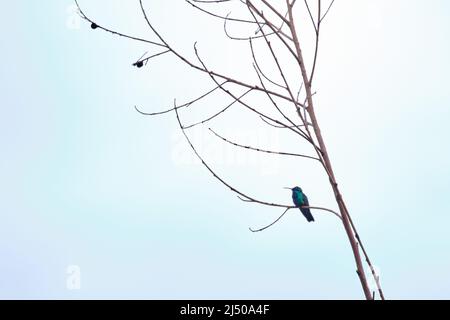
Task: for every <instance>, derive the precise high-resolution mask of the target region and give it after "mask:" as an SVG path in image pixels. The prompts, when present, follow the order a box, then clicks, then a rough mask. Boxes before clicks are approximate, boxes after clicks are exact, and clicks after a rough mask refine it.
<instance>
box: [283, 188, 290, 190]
mask: <svg viewBox="0 0 450 320" xmlns="http://www.w3.org/2000/svg"><path fill="white" fill-rule="evenodd" d="M283 189H289V190H292V188H289V187H283Z"/></svg>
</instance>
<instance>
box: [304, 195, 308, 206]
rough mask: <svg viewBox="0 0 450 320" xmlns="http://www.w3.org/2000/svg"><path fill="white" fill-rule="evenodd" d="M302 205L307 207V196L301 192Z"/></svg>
mask: <svg viewBox="0 0 450 320" xmlns="http://www.w3.org/2000/svg"><path fill="white" fill-rule="evenodd" d="M303 205H304V206H306V207H309V201H308V197H307V196H306V194H303Z"/></svg>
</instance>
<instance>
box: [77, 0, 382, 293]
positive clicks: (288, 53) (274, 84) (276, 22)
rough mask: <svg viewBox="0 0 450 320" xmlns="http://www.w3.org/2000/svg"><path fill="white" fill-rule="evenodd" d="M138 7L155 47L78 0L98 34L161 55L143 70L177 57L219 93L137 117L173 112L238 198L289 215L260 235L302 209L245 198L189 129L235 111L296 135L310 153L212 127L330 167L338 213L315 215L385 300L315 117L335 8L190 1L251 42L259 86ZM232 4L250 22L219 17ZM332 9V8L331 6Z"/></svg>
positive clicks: (262, 0) (258, 0) (289, 0)
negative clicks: (192, 118)
mask: <svg viewBox="0 0 450 320" xmlns="http://www.w3.org/2000/svg"><path fill="white" fill-rule="evenodd" d="M138 1H139V5H140V10H141V13H142V17H143V19H145V22H146V24H147V25H148V27H149V32H150V33H151V34H150V36H151V39H152V40H148V39H144V38H139V37H134V36H131V35H128V34H125V33H121V32H118V31H116V30H112V29H110V28H108V27H105V26H103V25H100V24H98V23H97V22H96V21H94V20H92V19H91V18H90V17H88V16H87V15H86V14H85V12H84V11H83V10H82V9H81V7H80V5H79V3H78V2H77V1H76V0H75V2H76V5H77V6H78V9H79V13H80V16H81V17H82V18H83V19H84V20H86V21H88V22H89V23H90V24H91V28H92V29H100V30H103V31H106V32H108V33H111V34H114V35H117V36H121V37H125V38H128V39H131V40H135V41H139V42H144V43H146V44H148V45H150V46H152V47H154V49H156V50H157V51H156V53H155V54H152V55H150V56H148V57H146V56H145V55H144V56H143V57H141V58H140V59H139V60H138V61H136V62H135V63H134V66H136V67H138V68H141V67H143V66H144V65H146V64H147V63H148V61H149V60H151V59H154V58H156V57H158V56H161V55H166V54H170V55H173V56H174V57H176V58H177V59H178V60H179V61H180V62H181V63H183V64H185V65H187V66H189V67H191V68H192V69H195V70H197V71H200V72H201V73H202V74H204V75H205V76H206V77H209V78H210V79H211V81H212V83H213V84H214V87H213V88H212V89H209V90H205V91H204V93H203V94H201V95H200V96H198V97H195V98H193V99H192V100H190V101H188V102H186V103H183V104H177V103H176V101H174V104H173V106H172V107H170V108H168V109H165V110H160V111H153V112H144V111H142V110H140V109H139V108H137V107H136V110H137V111H138V112H140V113H142V114H144V115H149V116H156V115H161V114H167V113H174V114H175V115H176V119H177V121H178V124H179V127H180V129H181V131H182V133H183V135H184V137H185V138H186V140H187V142H188V143H189V145H190V147H191V149H192V151H193V152H194V153H195V155H196V156H197V157H198V158H199V159H200V161H201V163H202V165H203V166H204V167H205V168H206V169H207V170H208V171H209V172H210V173H211V174H212V175H213V176H214V178H215V179H217V180H218V181H219V182H220V183H222V184H223V185H224V186H226V187H227V188H229V189H230V190H231V191H232V192H234V193H235V194H237V196H238V197H239V199H241V200H242V201H244V202H251V203H257V204H260V205H264V206H269V207H274V208H277V207H278V208H284V209H285V211H284V212H283V214H282V215H281V216H280V217H279V218H278V219H277V220H276V221H274V222H273V223H272V224H270V225H268V226H266V227H264V228H261V229H258V230H252V229H251V230H252V231H254V232H258V231H262V230H265V229H267V228H268V227H270V226H272V225H273V224H275V223H276V222H277V221H279V220H280V219H281V218H282V217H283V216H284V215H285V214H286V212H287V211H289V210H290V209H293V208H295V207H294V206H292V205H285V204H279V203H273V202H270V201H266V200H261V199H257V198H255V197H254V196H251V195H250V194H248V193H247V192H244V191H241V190H239V189H238V188H236V187H234V186H233V185H231V184H230V183H229V182H228V181H227V180H226V179H225V178H223V177H221V176H219V175H218V174H217V173H216V171H215V170H214V169H213V167H212V166H211V165H210V164H208V163H207V162H206V161H205V160H204V158H203V157H202V155H201V154H200V153H199V152H198V150H197V149H196V147H195V146H194V144H193V142H192V141H191V139H190V138H189V135H188V134H187V130H188V129H190V128H192V127H195V126H198V125H204V124H206V123H209V122H210V121H211V120H213V119H216V118H219V117H221V115H223V114H224V113H226V112H227V110H228V109H229V108H230V107H231V106H232V105H240V106H241V107H242V108H244V109H247V110H249V111H251V112H252V113H254V114H255V115H256V116H257V118H258V121H263V122H264V123H265V124H267V125H268V126H270V127H271V128H273V129H274V130H279V129H283V130H287V131H288V132H290V133H291V134H292V135H295V136H296V137H298V138H299V139H300V140H301V141H303V143H306V144H307V145H309V146H310V151H311V154H299V153H292V152H281V151H277V150H266V149H261V148H257V147H254V146H249V145H244V144H241V143H239V142H234V141H231V140H230V139H228V138H225V137H224V136H222V135H220V134H219V133H217V132H216V131H214V130H213V129H211V128H210V131H211V133H212V134H213V135H214V136H216V137H217V138H219V139H220V140H222V141H223V142H225V143H228V144H230V145H233V146H235V147H237V148H244V149H248V150H252V151H256V152H261V153H266V154H276V155H279V156H286V157H298V158H305V159H307V160H308V161H316V162H318V163H319V164H320V165H321V166H322V167H323V170H324V173H325V175H326V176H327V177H328V179H329V182H330V186H331V190H332V191H333V194H334V197H335V199H336V203H337V206H338V208H339V212H336V211H334V210H331V209H327V208H322V207H313V206H311V207H310V208H311V209H316V210H324V211H327V212H331V213H333V214H335V215H336V216H337V217H338V218H339V219H340V221H341V222H342V225H343V227H344V231H345V232H346V234H347V236H348V240H349V243H350V246H351V249H352V253H353V255H354V258H355V262H356V272H357V275H358V277H359V280H360V282H361V286H362V289H363V292H364V296H365V298H366V299H369V300H371V299H375V297H376V294H375V292H371V291H370V288H369V285H368V282H367V278H366V275H365V272H364V267H363V261H362V257H361V253H362V255H363V256H364V258H365V261H366V263H367V264H368V266H369V268H370V270H371V273H372V276H373V277H374V279H375V283H376V285H377V289H378V294H379V297H380V298H381V299H384V295H383V291H382V289H381V286H380V282H379V277H378V275H377V274H376V272H375V269H374V267H373V265H372V263H371V261H370V259H369V256H368V254H367V251H366V249H365V247H364V246H363V243H362V242H361V238H360V236H359V234H358V232H357V230H356V227H355V224H354V223H353V220H352V218H351V216H350V214H349V212H348V210H347V207H346V204H345V202H344V199H343V197H342V195H341V192H340V190H339V185H338V183H337V181H336V178H335V174H334V171H333V166H332V163H331V159H330V156H329V154H328V151H327V147H326V144H325V141H324V139H323V137H322V134H321V131H320V126H319V123H318V120H317V117H316V112H315V104H314V99H313V98H314V92H313V80H314V75H315V71H316V65H317V58H318V49H319V36H320V32H321V28H322V25H323V23H324V21H325V19H326V17H327V16H328V14H329V12H330V10H331V8H332V6H333V4H334V2H335V1H334V0H328V1H321V0H314V1H313V0H309V1H308V0H303V1H296V0H285V1H282V0H278V1H270V2H269V1H268V0H185V1H186V2H187V4H189V5H191V6H192V7H193V8H195V9H196V10H199V11H201V12H202V13H204V14H207V15H209V16H211V17H213V18H214V19H217V20H219V21H220V22H221V23H223V26H224V30H225V33H226V35H227V36H228V37H229V38H230V39H233V40H236V41H246V42H247V43H248V46H249V49H250V50H249V52H250V53H251V58H252V60H253V63H252V68H253V69H254V72H255V75H256V77H255V79H257V82H256V83H248V82H246V81H245V80H243V79H241V77H239V75H237V76H233V75H229V74H225V73H222V72H219V71H216V70H214V69H212V68H210V67H209V66H208V64H207V62H206V60H205V59H204V57H202V56H201V54H200V52H199V50H198V48H197V45H196V44H194V52H195V57H196V59H189V58H188V56H187V55H186V54H185V53H183V52H179V51H177V50H176V49H175V48H174V47H173V45H172V44H170V43H169V42H168V41H167V40H166V38H165V37H164V36H163V33H162V32H161V31H160V30H159V29H158V28H157V27H155V26H154V24H153V23H152V20H151V18H150V16H149V13H148V10H147V9H146V7H145V6H144V4H143V0H138ZM230 2H235V3H236V2H237V3H238V5H240V6H242V8H244V9H245V12H246V14H247V17H245V18H237V17H232V16H231V14H221V13H218V12H221V9H222V6H224V5H227V3H230ZM325 2H327V3H326V4H325ZM300 10H303V12H306V13H307V15H306V16H307V17H308V20H309V22H308V23H310V28H312V30H313V35H314V43H313V48H314V50H313V54H312V58H311V61H310V63H309V67H308V65H307V61H306V60H305V56H304V53H303V51H302V49H304V48H303V46H304V43H303V42H302V41H301V40H300V37H299V33H298V31H297V26H298V22H297V21H296V17H297V13H298V12H299V11H300ZM303 20H304V19H303ZM302 22H305V21H302ZM230 24H238V25H239V24H240V25H243V26H244V25H245V27H248V26H250V27H253V32H252V33H249V34H245V35H239V36H236V35H231V32H230V31H229V25H230ZM255 30H256V31H255ZM256 43H258V45H259V46H260V45H261V44H262V45H263V46H264V47H265V48H266V50H265V51H266V54H265V55H264V57H263V58H264V59H265V61H267V60H271V64H272V70H270V72H268V71H267V70H265V71H263V67H262V66H261V63H260V61H261V60H260V59H259V58H260V56H261V52H258V50H257V48H256ZM282 53H283V55H282ZM281 57H283V59H284V60H283V61H281ZM285 57H287V58H285ZM286 66H289V69H290V70H296V71H295V75H296V76H295V79H292V77H289V76H288V75H287V71H286ZM215 92H222V93H223V94H225V95H226V96H228V97H230V98H231V103H229V104H227V105H225V106H224V107H223V108H221V109H220V111H218V112H217V113H215V114H213V115H211V116H209V117H207V118H204V119H202V120H201V121H198V122H196V123H193V124H190V125H186V124H184V123H183V122H182V120H181V117H180V113H181V112H184V111H185V112H189V110H190V109H189V107H190V106H192V105H193V104H195V103H197V102H199V101H200V100H202V99H204V98H206V97H207V96H209V95H211V94H213V93H215ZM250 94H253V95H250ZM255 94H259V95H262V96H263V97H265V99H266V103H267V104H269V105H271V106H272V107H273V110H274V111H275V112H276V114H277V115H278V116H273V115H271V114H268V113H267V112H264V111H262V110H261V108H259V107H258V105H257V104H258V102H255V100H254V99H252V97H254V96H255ZM288 108H290V110H294V113H293V114H294V115H295V117H293V116H292V113H291V115H290V114H289V112H288Z"/></svg>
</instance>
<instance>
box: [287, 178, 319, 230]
mask: <svg viewBox="0 0 450 320" xmlns="http://www.w3.org/2000/svg"><path fill="white" fill-rule="evenodd" d="M286 189H289V190H292V201H293V202H294V205H295V206H296V207H298V208H299V209H300V211H301V212H302V214H303V215H304V216H305V218H306V220H308V222H312V221H314V217H313V215H312V214H311V210H310V209H309V208H302V207H309V201H308V197H307V196H306V194H304V193H303V191H302V189H301V188H300V187H294V188H286Z"/></svg>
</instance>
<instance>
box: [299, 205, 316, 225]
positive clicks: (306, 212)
mask: <svg viewBox="0 0 450 320" xmlns="http://www.w3.org/2000/svg"><path fill="white" fill-rule="evenodd" d="M300 211H301V212H302V213H303V215H304V216H305V218H306V220H308V222H312V221H314V217H313V215H312V214H311V210H309V208H300Z"/></svg>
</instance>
